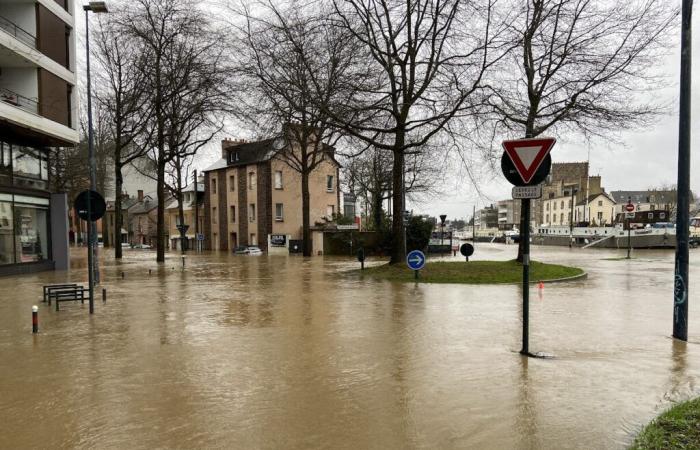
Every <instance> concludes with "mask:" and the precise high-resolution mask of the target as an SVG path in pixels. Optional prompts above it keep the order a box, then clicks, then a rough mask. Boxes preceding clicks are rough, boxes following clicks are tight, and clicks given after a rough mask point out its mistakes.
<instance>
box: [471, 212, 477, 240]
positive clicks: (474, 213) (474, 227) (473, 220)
mask: <svg viewBox="0 0 700 450" xmlns="http://www.w3.org/2000/svg"><path fill="white" fill-rule="evenodd" d="M472 243H474V244H476V205H474V210H473V212H472Z"/></svg>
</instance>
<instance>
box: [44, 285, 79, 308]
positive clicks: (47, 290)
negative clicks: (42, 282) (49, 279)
mask: <svg viewBox="0 0 700 450" xmlns="http://www.w3.org/2000/svg"><path fill="white" fill-rule="evenodd" d="M76 286H78V285H77V284H75V283H72V284H49V285H46V286H44V299H43V300H42V303H46V302H49V293H50V292H52V291H54V290H59V289H64V288H74V287H76ZM49 304H51V302H49Z"/></svg>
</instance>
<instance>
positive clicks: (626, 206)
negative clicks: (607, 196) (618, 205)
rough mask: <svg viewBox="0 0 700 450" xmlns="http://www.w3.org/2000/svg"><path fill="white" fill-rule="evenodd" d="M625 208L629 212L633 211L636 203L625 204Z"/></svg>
mask: <svg viewBox="0 0 700 450" xmlns="http://www.w3.org/2000/svg"><path fill="white" fill-rule="evenodd" d="M625 210H626V211H627V212H632V211H634V205H633V204H632V203H628V204H626V205H625Z"/></svg>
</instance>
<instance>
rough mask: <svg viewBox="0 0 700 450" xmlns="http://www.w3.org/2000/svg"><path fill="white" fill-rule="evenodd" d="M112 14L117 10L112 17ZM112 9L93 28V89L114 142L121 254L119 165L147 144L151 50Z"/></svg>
mask: <svg viewBox="0 0 700 450" xmlns="http://www.w3.org/2000/svg"><path fill="white" fill-rule="evenodd" d="M114 14H117V16H116V17H115V15H114ZM118 14H119V12H117V13H113V14H112V15H111V16H110V18H109V21H107V22H103V21H101V22H100V26H99V27H98V28H96V29H95V31H94V39H93V40H94V41H95V42H96V43H97V45H96V46H95V50H94V53H95V57H96V59H97V62H98V64H99V70H98V71H97V74H98V75H97V77H98V79H100V80H101V83H99V86H101V87H102V88H101V89H98V90H97V91H96V95H95V97H96V98H97V101H98V105H99V107H100V109H101V110H103V111H104V112H105V115H106V116H107V119H106V122H107V124H108V127H109V135H110V137H111V139H112V142H113V147H112V149H113V151H112V158H111V159H112V163H113V167H114V192H115V201H114V222H115V226H114V236H113V239H114V256H115V258H117V259H120V258H121V257H122V248H121V245H120V243H121V230H122V222H123V218H122V190H123V184H124V178H123V175H122V169H123V168H124V166H126V165H128V164H131V163H132V162H134V161H135V160H137V159H139V158H142V157H143V156H144V155H145V154H146V151H147V150H148V147H147V146H146V145H145V143H147V142H148V137H147V136H145V132H146V130H147V125H148V122H149V120H150V115H151V113H150V111H149V109H148V102H147V99H148V97H147V94H148V86H147V83H146V81H147V79H146V72H145V70H144V69H145V66H146V65H147V64H148V62H149V60H150V53H149V52H148V49H147V48H145V47H144V46H143V45H142V44H141V43H140V42H139V41H138V40H134V39H125V36H128V33H127V31H128V30H127V29H125V28H124V26H123V17H120V16H119V15H118ZM105 241H106V240H105Z"/></svg>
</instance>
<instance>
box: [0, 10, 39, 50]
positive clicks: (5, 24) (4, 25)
mask: <svg viewBox="0 0 700 450" xmlns="http://www.w3.org/2000/svg"><path fill="white" fill-rule="evenodd" d="M0 29H3V30H4V31H6V32H7V33H9V34H11V35H12V36H14V37H15V38H16V39H18V40H20V41H22V42H24V43H25V44H27V45H28V46H30V47H31V48H36V36H34V35H32V34H31V33H29V32H28V31H25V30H24V29H22V28H20V27H18V26H17V25H15V24H14V23H13V22H12V21H10V20H8V19H6V18H4V17H2V16H0Z"/></svg>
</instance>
